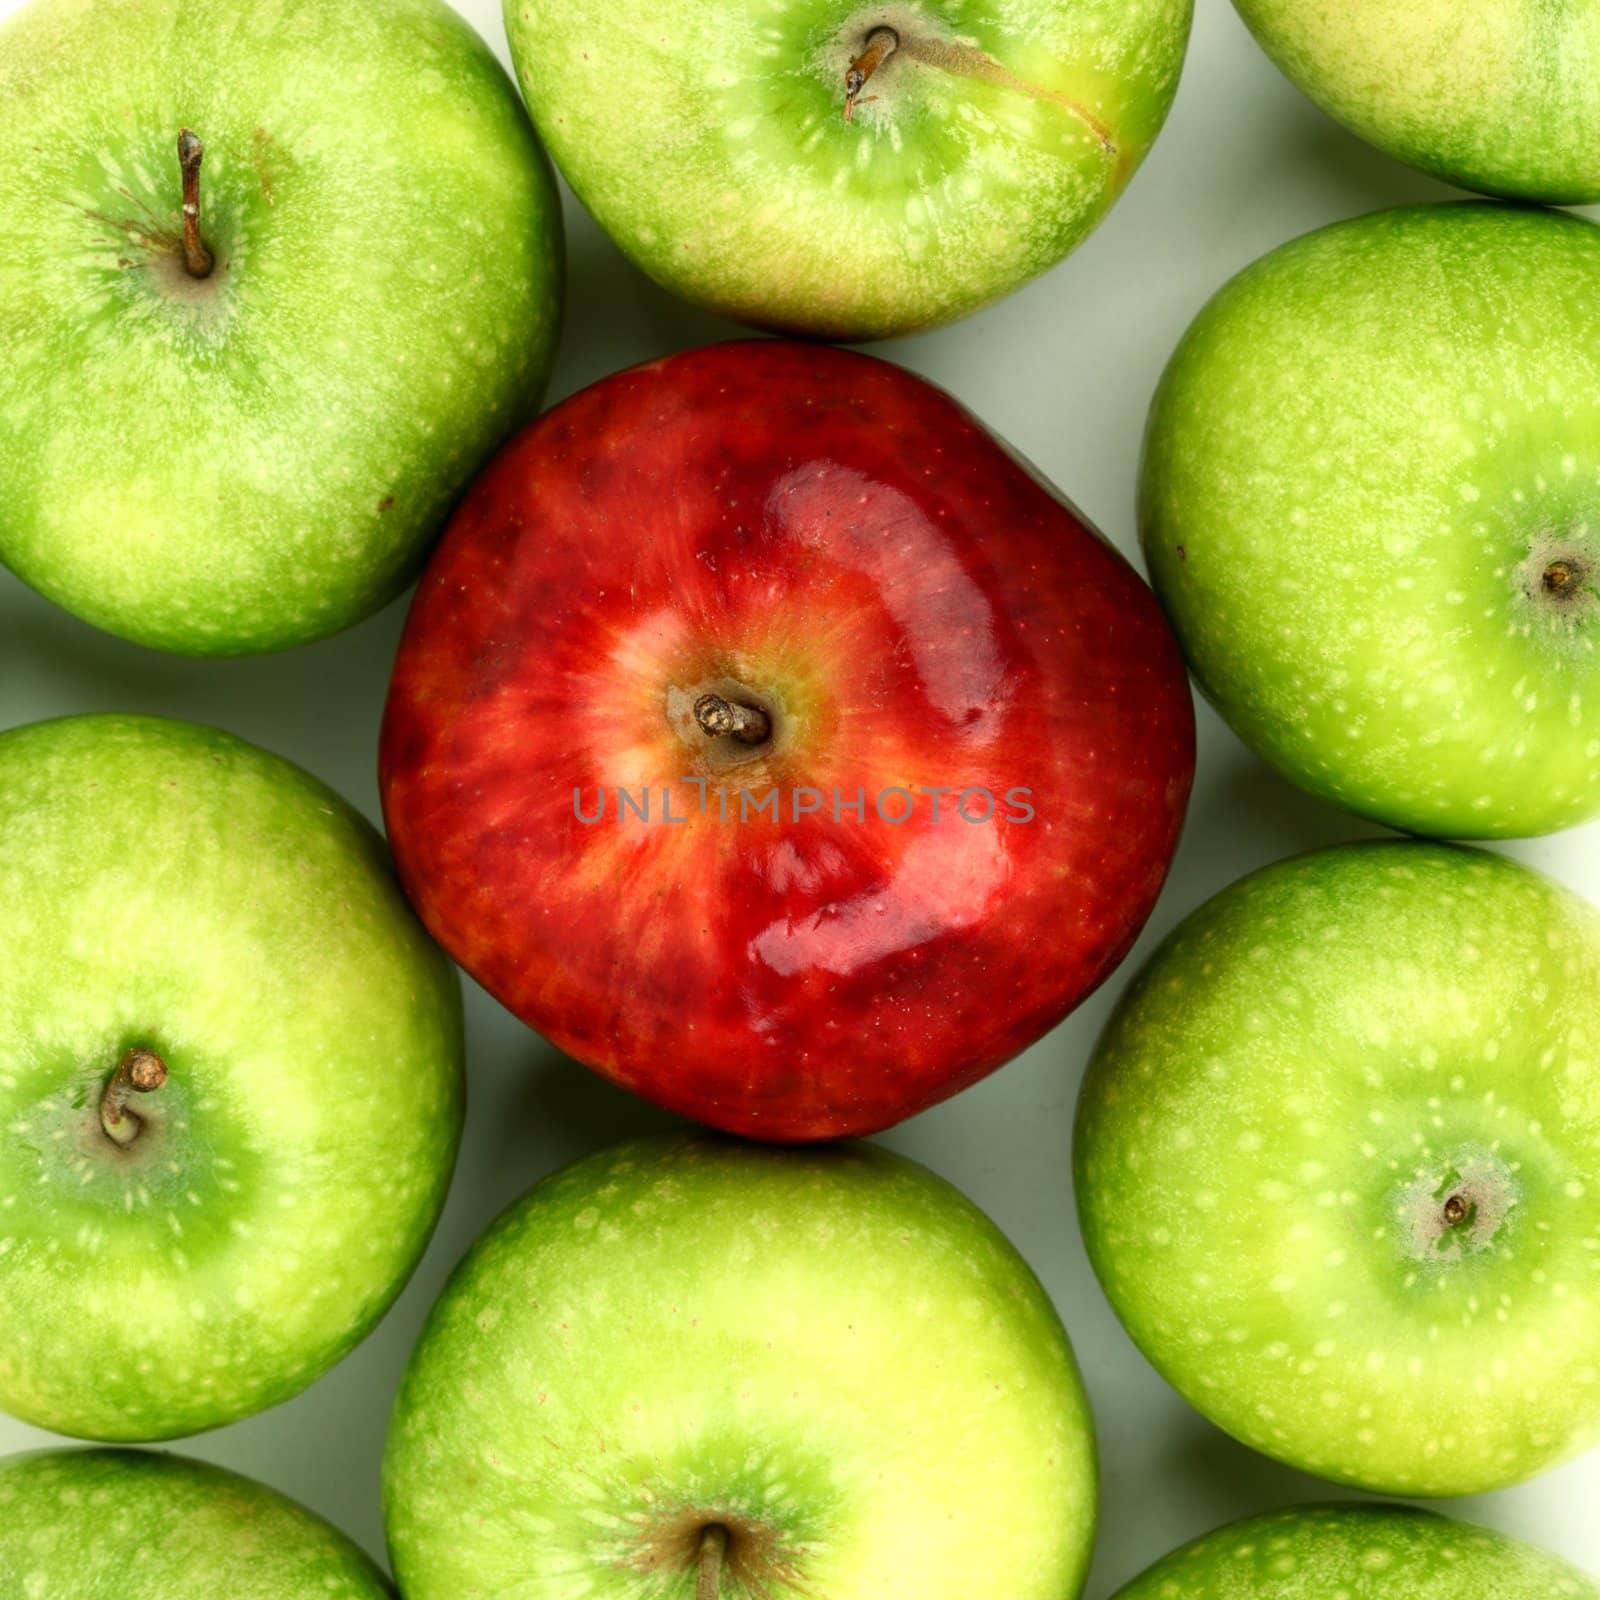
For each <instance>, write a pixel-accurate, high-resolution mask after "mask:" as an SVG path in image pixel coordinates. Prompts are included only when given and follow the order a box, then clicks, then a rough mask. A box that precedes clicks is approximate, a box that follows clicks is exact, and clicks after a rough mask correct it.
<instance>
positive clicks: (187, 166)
mask: <svg viewBox="0 0 1600 1600" xmlns="http://www.w3.org/2000/svg"><path fill="white" fill-rule="evenodd" d="M205 155H206V147H205V146H204V145H203V144H202V143H201V142H200V140H199V138H198V137H197V136H196V135H195V134H193V133H191V132H190V131H189V129H187V128H185V129H184V130H183V131H182V132H181V133H180V134H179V135H178V165H179V166H180V167H181V168H182V169H183V264H184V266H185V267H187V268H188V270H189V276H190V277H191V278H209V277H210V276H211V269H212V267H214V266H215V265H216V262H215V260H214V259H213V257H212V254H211V252H210V251H209V250H208V249H206V243H205V240H204V239H202V238H201V237H200V163H201V162H202V161H204V160H205Z"/></svg>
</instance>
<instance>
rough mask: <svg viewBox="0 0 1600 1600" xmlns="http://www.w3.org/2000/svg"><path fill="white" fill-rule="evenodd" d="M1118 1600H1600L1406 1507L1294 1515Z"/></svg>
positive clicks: (1484, 1531)
mask: <svg viewBox="0 0 1600 1600" xmlns="http://www.w3.org/2000/svg"><path fill="white" fill-rule="evenodd" d="M1116 1600H1600V1587H1596V1585H1595V1584H1594V1583H1592V1582H1591V1581H1590V1580H1589V1579H1588V1578H1586V1577H1585V1576H1584V1575H1583V1573H1581V1572H1579V1571H1578V1570H1577V1568H1576V1567H1572V1566H1569V1565H1568V1564H1567V1563H1566V1562H1565V1561H1558V1560H1557V1559H1556V1558H1555V1557H1554V1556H1552V1555H1548V1554H1546V1553H1545V1552H1544V1551H1543V1550H1538V1549H1535V1548H1534V1546H1533V1545H1531V1544H1523V1543H1522V1542H1521V1540H1519V1539H1510V1538H1507V1537H1506V1536H1505V1535H1504V1534H1503V1533H1494V1532H1491V1531H1490V1530H1489V1529H1488V1528H1478V1527H1474V1526H1473V1525H1472V1524H1471V1523H1469V1522H1453V1521H1451V1520H1450V1519H1449V1518H1448V1517H1439V1516H1435V1515H1433V1513H1432V1512H1428V1511H1417V1510H1414V1509H1412V1508H1411V1507H1409V1506H1371V1505H1325V1506H1294V1507H1291V1508H1289V1509H1286V1510H1283V1511H1269V1512H1267V1513H1266V1514H1265V1515H1264V1516H1259V1517H1247V1518H1245V1520H1244V1521H1242V1522H1235V1523H1231V1524H1230V1525H1229V1526H1228V1527H1226V1528H1219V1529H1218V1530H1217V1531H1216V1532H1215V1533H1208V1534H1206V1535H1205V1537H1204V1538H1200V1539H1196V1540H1195V1541H1194V1542H1193V1543H1192V1544H1187V1545H1185V1546H1184V1547H1183V1548H1182V1549H1181V1550H1175V1551H1173V1553H1172V1554H1171V1555H1170V1556H1168V1557H1167V1558H1166V1559H1165V1560H1164V1561H1158V1562H1157V1563H1156V1564H1155V1565H1154V1566H1153V1567H1151V1568H1150V1570H1149V1571H1148V1572H1146V1573H1144V1574H1142V1575H1141V1576H1140V1577H1137V1578H1135V1579H1134V1580H1133V1582H1132V1583H1130V1584H1129V1585H1128V1586H1127V1587H1126V1588H1125V1589H1121V1590H1119V1591H1118V1592H1117V1595H1116Z"/></svg>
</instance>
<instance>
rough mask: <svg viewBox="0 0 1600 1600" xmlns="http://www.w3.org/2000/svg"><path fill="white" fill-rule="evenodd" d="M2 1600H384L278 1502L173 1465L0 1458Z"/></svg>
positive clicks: (160, 1459)
mask: <svg viewBox="0 0 1600 1600" xmlns="http://www.w3.org/2000/svg"><path fill="white" fill-rule="evenodd" d="M0 1595H4V1596H5V1597H6V1600H112V1597H115V1600H313V1597H315V1600H394V1590H393V1589H392V1588H390V1586H389V1584H388V1582H387V1581H386V1580H385V1579H384V1576H383V1574H382V1573H381V1572H379V1570H378V1569H377V1567H375V1566H374V1565H373V1564H372V1562H371V1561H369V1560H368V1559H367V1557H366V1556H364V1555H363V1554H362V1553H361V1551H360V1550H358V1549H357V1548H356V1546H355V1545H354V1544H352V1543H351V1542H350V1540H348V1539H347V1538H345V1536H344V1535H343V1534H342V1533H340V1532H338V1531H337V1530H336V1529H334V1528H331V1527H329V1526H328V1524H327V1523H326V1522H324V1521H323V1520H322V1518H321V1517H317V1516H313V1515H312V1513H311V1512H309V1511H307V1510H306V1509H305V1507H304V1506H300V1505H297V1504H296V1503H295V1502H294V1501H293V1500H288V1499H285V1497H284V1496H283V1495H281V1494H277V1493H276V1492H274V1491H273V1490H271V1489H269V1488H267V1487H266V1485H265V1484H260V1483H256V1482H254V1481H253V1480H252V1479H250V1478H242V1477H240V1476H239V1475H238V1474H237V1473H233V1472H225V1471H224V1470H223V1469H222V1468H221V1467H213V1466H208V1465H206V1464H204V1463H202V1462H199V1461H188V1460H185V1459H184V1458H183V1457H182V1456H169V1455H152V1454H148V1453H146V1452H144V1451H140V1450H48V1451H38V1452H36V1453H34V1454H31V1455H22V1456H12V1457H10V1458H9V1459H7V1460H4V1461H0Z"/></svg>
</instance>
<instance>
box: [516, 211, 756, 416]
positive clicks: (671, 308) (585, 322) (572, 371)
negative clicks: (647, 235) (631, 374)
mask: <svg viewBox="0 0 1600 1600" xmlns="http://www.w3.org/2000/svg"><path fill="white" fill-rule="evenodd" d="M561 196H562V214H563V218H564V220H565V223H566V229H567V305H566V315H565V326H566V329H567V330H568V331H567V333H566V334H564V335H563V337H562V340H561V345H560V348H559V350H558V351H557V354H556V365H555V372H554V375H553V376H552V378H551V381H550V392H549V399H548V401H547V404H550V403H553V402H555V401H557V400H561V399H564V398H565V397H566V396H567V395H569V394H572V393H574V392H575V391H576V390H578V389H581V388H584V387H585V386H586V385H588V384H591V383H594V382H597V381H598V380H599V379H601V378H604V377H607V376H609V375H610V374H611V373H613V372H616V371H617V370H619V369H620V368H622V367H628V366H632V365H634V363H635V362H636V361H637V359H638V352H639V351H640V350H641V349H648V350H653V351H654V352H655V353H656V355H657V356H665V355H670V354H672V353H673V352H675V351H678V350H688V349H692V348H693V347H695V346H697V345H703V344H716V343H719V342H720V341H722V340H725V339H740V338H750V337H752V336H753V330H751V329H749V328H745V327H742V326H741V325H740V324H738V323H735V322H729V321H728V320H727V319H726V318H723V317H718V316H715V315H713V314H712V313H711V312H709V311H703V310H701V309H700V308H699V307H698V306H692V305H690V304H689V303H688V302H687V301H683V300H679V299H677V298H676V297H675V296H674V295H670V294H668V293H667V291H666V290H665V289H662V288H660V287H659V286H658V285H657V284H656V283H655V282H654V281H653V280H652V279H650V278H648V277H646V276H645V274H644V273H642V272H640V271H639V269H638V268H637V267H635V266H634V265H633V263H632V262H631V261H629V260H628V258H627V257H626V256H625V255H623V253H622V251H621V250H620V249H618V248H617V246H616V245H615V244H613V243H612V242H611V240H610V238H608V237H607V235H606V234H605V233H604V232H603V231H602V230H601V228H600V226H599V224H598V223H596V222H595V220H594V219H593V218H592V217H591V216H590V215H589V213H588V212H587V211H585V210H584V208H583V205H582V203H581V202H580V201H579V200H578V198H577V196H576V195H574V194H573V192H572V190H571V189H569V188H568V187H567V185H566V182H565V180H563V181H562V184H561ZM574 328H582V329H583V330H584V337H583V338H582V340H578V339H575V338H573V337H571V330H572V329H574Z"/></svg>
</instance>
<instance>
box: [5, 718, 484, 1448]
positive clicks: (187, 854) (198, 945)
mask: <svg viewBox="0 0 1600 1600" xmlns="http://www.w3.org/2000/svg"><path fill="white" fill-rule="evenodd" d="M0 950H4V951H5V960H4V962H3V963H0V1409H4V1410H6V1411H9V1412H11V1413H12V1414H13V1415H15V1416H18V1417H21V1418H22V1419H23V1420H25V1421H27V1422H31V1423H34V1424H36V1425H37V1426H39V1427H43V1428H52V1429H54V1430H55V1431H56V1432H58V1433H70V1434H77V1435H80V1436H83V1437H88V1438H98V1439H157V1438H172V1437H175V1436H177V1435H179V1434H184V1433H194V1432H197V1431H199V1430H200V1429H202V1428H211V1427H216V1426H218V1425H219V1424H221V1423H224V1422H230V1421H232V1420H234V1419H235V1418H237V1417H242V1416H245V1415H247V1414H248V1413H250V1412H252V1411H257V1410H259V1409H261V1408H262V1407H264V1406H269V1405H272V1404H274V1403H276V1402H277V1401H279V1400H283V1399H286V1398H287V1397H288V1396H289V1395H291V1394H294V1393H295V1392H296V1391H297V1390H299V1389H301V1388H303V1387H304V1386H305V1385H306V1384H308V1383H310V1382H311V1381H312V1379H313V1378H315V1377H317V1376H318V1374H320V1373H321V1372H322V1371H324V1370H325V1369H326V1368H327V1367H329V1366H331V1365H332V1364H333V1363H334V1362H335V1361H337V1360H338V1359H339V1358H340V1357H341V1356H342V1355H344V1354H345V1352H346V1351H348V1350H349V1349H350V1348H351V1347H352V1346H353V1345H355V1343H356V1342H357V1341H358V1340H359V1339H360V1338H361V1337H362V1336H363V1335H364V1334H365V1333H366V1332H367V1330H368V1329H369V1328H371V1327H372V1325H373V1324H374V1323H375V1322H376V1321H377V1320H378V1318H379V1317H380V1316H381V1315H382V1314H383V1312H384V1311H385V1310H386V1309H387V1307H388V1305H389V1303H390V1302H391V1301H392V1300H393V1299H394V1297H395V1295H396V1294H397V1293H398V1292H399V1290H400V1288H401V1286H402V1285H403V1283H404V1282H405V1280H406V1278H407V1277H408V1276H409V1275H410V1272H411V1269H412V1268H413V1267H414V1266H415V1265H416V1262H417V1259H418V1257H419V1256H420V1255H421V1254H422V1250H423V1247H424V1245H425V1244H426V1243H427V1240H428V1236H429V1234H430V1233H431V1232H432V1229H433V1225H434V1222H435V1220H436V1219H437V1217H438V1215H439V1211H440V1208H441V1207H442V1205H443V1203H444V1195H445V1189H446V1186H447V1185H448V1183H449V1179H450V1170H451V1166H452V1164H453V1162H454V1160H455V1151H456V1145H457V1142H458V1139H459V1136H460V1129H461V1114H462V1041H461V1001H460V993H459V989H458V986H457V980H456V977H455V974H454V971H453V969H452V968H451V967H450V966H449V965H448V964H447V963H446V962H445V960H444V958H443V956H442V955H441V954H440V953H439V951H438V950H437V948H436V947H435V946H434V945H433V944H432V943H431V942H430V941H429V940H428V938H427V936H426V934H424V933H423V931H422V929H421V926H420V925H419V924H418V923H417V921H416V920H415V918H414V917H413V916H412V914H411V912H410V910H409V908H408V907H407V905H406V903H405V901H404V899H403V898H402V897H401V895H400V891H399V888H398V886H397V885H396V884H395V882H394V880H393V878H392V877H391V874H390V870H389V865H388V860H387V857H386V855H385V854H384V850H383V846H382V843H381V841H380V840H379V839H378V836H377V835H376V834H375V833H374V832H373V830H372V829H371V828H370V827H369V826H368V825H367V824H366V823H365V822H364V821H362V820H361V819H360V818H359V817H357V816H356V815H355V813H354V812H353V811H351V809H350V808H349V807H348V806H346V805H345V804H344V803H343V802H342V801H341V800H340V799H339V798H338V797H337V796H336V795H334V794H333V793H331V792H330V791H329V790H328V789H325V788H324V787H323V786H322V785H321V784H320V783H318V782H316V781H315V780H314V779H313V778H311V777H309V776H308V775H307V774H305V773H303V772H301V771H300V770H299V769H298V768H296V767H292V766H290V765H289V764H288V763H287V762H285V761H281V760H279V759H278V758H277V757H275V756H270V755H268V754H267V753H266V752H265V751H262V750H257V749H255V748H254V747H253V746H251V745H248V744H245V743H243V742H242V741H241V740H238V739H234V738H230V737H229V736H228V735H227V734H223V733H217V732H214V731H213V730H211V729H208V728H199V727H194V726H191V725H189V724H186V723H181V722H168V721H165V720H161V719H157V718H150V717H123V716H90V717H74V718H68V719H65V720H63V721H59V722H44V723H36V724H33V725H32V726H30V727H24V728H17V729H13V730H11V731H10V732H8V733H4V734H0Z"/></svg>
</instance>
